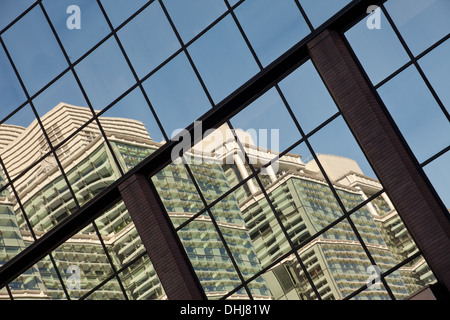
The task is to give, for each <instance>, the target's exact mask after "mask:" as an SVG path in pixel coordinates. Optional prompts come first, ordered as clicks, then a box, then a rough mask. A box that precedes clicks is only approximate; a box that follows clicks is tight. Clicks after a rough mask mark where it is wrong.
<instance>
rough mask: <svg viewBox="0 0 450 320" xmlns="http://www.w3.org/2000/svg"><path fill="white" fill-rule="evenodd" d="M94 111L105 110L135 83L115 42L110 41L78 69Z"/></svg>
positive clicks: (80, 64) (111, 39) (76, 67)
mask: <svg viewBox="0 0 450 320" xmlns="http://www.w3.org/2000/svg"><path fill="white" fill-rule="evenodd" d="M75 71H76V72H77V74H78V76H79V77H80V80H81V83H82V86H83V87H84V89H85V91H86V93H87V95H88V97H89V100H90V102H91V104H92V106H93V107H94V109H101V108H104V107H106V106H107V105H108V104H109V103H111V102H112V101H113V100H114V99H115V98H117V97H118V96H120V95H121V94H122V93H124V92H125V91H126V90H127V89H129V88H130V87H131V86H132V84H133V81H134V78H133V76H132V73H131V71H130V69H129V68H128V65H127V63H126V61H125V58H124V57H123V55H122V52H121V51H120V49H119V46H118V44H117V42H116V41H115V40H114V38H109V39H108V40H107V41H106V42H104V43H103V44H102V45H101V46H100V47H98V48H97V49H95V50H94V52H92V53H91V54H90V55H89V56H88V57H86V58H85V59H84V60H83V61H82V62H80V63H79V64H77V65H76V66H75Z"/></svg>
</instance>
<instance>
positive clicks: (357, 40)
mask: <svg viewBox="0 0 450 320" xmlns="http://www.w3.org/2000/svg"><path fill="white" fill-rule="evenodd" d="M380 25H381V29H369V28H367V22H366V19H363V20H361V21H360V22H358V23H357V24H356V25H355V26H354V27H353V28H351V29H350V30H349V31H347V32H346V33H345V36H346V38H347V40H348V42H349V43H350V45H351V47H352V49H353V51H354V52H355V54H356V55H357V57H358V59H359V60H360V62H361V64H362V66H363V67H364V70H365V71H366V73H367V75H368V76H369V78H370V79H371V80H372V83H373V84H374V85H376V84H378V83H379V82H380V81H382V80H383V79H385V78H386V77H387V76H389V75H390V74H391V73H393V72H394V71H396V70H397V69H398V68H400V67H401V66H403V65H404V64H405V63H407V62H408V61H409V57H408V54H407V53H406V51H405V50H404V49H403V47H402V45H401V43H400V40H399V39H398V38H397V36H396V35H395V33H394V30H393V29H392V27H391V26H390V25H389V23H388V21H387V19H386V17H385V16H384V14H382V13H381V24H380Z"/></svg>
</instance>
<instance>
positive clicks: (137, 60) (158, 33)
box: [117, 1, 180, 78]
mask: <svg viewBox="0 0 450 320" xmlns="http://www.w3.org/2000/svg"><path fill="white" fill-rule="evenodd" d="M117 34H118V36H119V39H120V42H121V43H122V45H123V46H124V48H125V51H126V52H127V55H128V57H129V59H130V61H131V63H132V64H133V66H134V69H135V71H136V73H137V75H138V76H139V78H142V77H143V76H144V75H146V74H147V73H149V72H150V71H152V70H153V69H154V68H155V67H157V66H158V65H159V64H160V63H162V62H163V61H164V60H166V59H167V58H168V57H169V56H170V55H171V54H173V53H174V52H175V51H176V50H177V49H178V48H180V43H179V42H178V40H177V38H176V37H175V34H174V33H173V31H172V28H171V26H170V24H169V21H167V19H166V16H165V15H164V12H163V10H162V8H161V6H160V5H159V3H158V1H155V2H153V3H152V4H151V5H149V6H148V7H147V8H145V9H144V11H142V12H141V13H139V15H137V16H136V17H135V18H134V19H133V20H132V21H130V22H129V23H128V24H127V25H125V26H124V27H123V28H122V29H120V30H119V32H118V33H117Z"/></svg>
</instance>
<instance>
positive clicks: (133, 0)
mask: <svg viewBox="0 0 450 320" xmlns="http://www.w3.org/2000/svg"><path fill="white" fill-rule="evenodd" d="M147 2H150V1H148V0H128V1H123V0H101V3H102V6H103V7H104V8H105V11H106V13H107V15H108V18H109V19H110V20H111V23H112V25H113V26H114V27H118V26H119V25H121V24H122V23H123V22H124V21H125V20H126V19H128V18H129V17H130V16H131V15H133V14H134V13H135V12H136V11H138V10H139V9H140V8H141V7H142V6H143V5H145V4H146V3H147Z"/></svg>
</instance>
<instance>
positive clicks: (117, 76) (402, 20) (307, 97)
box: [0, 0, 450, 206]
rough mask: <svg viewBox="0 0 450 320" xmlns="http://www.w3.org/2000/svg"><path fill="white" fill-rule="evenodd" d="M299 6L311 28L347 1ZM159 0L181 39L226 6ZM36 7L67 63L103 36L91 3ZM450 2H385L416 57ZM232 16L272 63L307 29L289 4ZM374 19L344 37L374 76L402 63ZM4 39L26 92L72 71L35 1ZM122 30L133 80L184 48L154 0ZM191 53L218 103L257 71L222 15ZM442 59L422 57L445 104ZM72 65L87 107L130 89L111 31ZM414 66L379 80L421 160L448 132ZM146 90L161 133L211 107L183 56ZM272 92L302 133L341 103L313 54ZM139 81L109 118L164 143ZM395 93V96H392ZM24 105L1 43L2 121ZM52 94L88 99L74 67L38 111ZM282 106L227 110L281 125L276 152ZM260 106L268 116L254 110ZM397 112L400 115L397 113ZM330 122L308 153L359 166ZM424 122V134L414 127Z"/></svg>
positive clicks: (52, 2) (117, 18)
mask: <svg viewBox="0 0 450 320" xmlns="http://www.w3.org/2000/svg"><path fill="white" fill-rule="evenodd" d="M237 2H238V1H236V0H233V1H229V4H230V5H234V4H236V3H237ZM299 2H300V4H301V5H302V6H303V8H304V10H305V12H306V14H307V15H308V18H309V19H310V21H311V23H312V24H313V26H314V27H317V26H319V25H321V24H322V23H323V22H325V21H326V20H327V19H328V18H330V17H331V16H332V15H333V14H334V13H336V12H337V11H338V10H340V9H341V8H343V7H344V6H345V5H347V4H348V3H349V2H350V0H324V1H321V2H320V5H318V1H313V0H299ZM32 3H33V1H31V0H21V1H13V0H1V1H0V28H3V27H4V26H6V25H7V24H8V23H9V22H10V21H12V20H13V19H14V18H15V17H16V16H17V15H18V14H20V12H21V11H23V10H24V9H25V8H27V7H28V6H29V5H31V4H32ZM101 3H102V5H103V6H104V8H105V11H106V13H107V14H108V16H109V18H110V20H111V22H112V24H113V26H115V27H117V26H118V25H120V24H121V23H123V22H124V21H125V20H126V19H127V18H128V17H130V16H131V15H132V14H133V13H135V12H136V11H137V10H139V8H140V7H141V6H143V5H144V4H145V3H146V1H145V0H133V1H122V0H102V1H101ZM163 3H164V5H165V7H166V8H167V11H168V13H169V14H170V15H171V18H172V20H173V23H174V25H175V27H176V28H177V30H178V31H179V33H180V36H181V38H182V40H183V42H184V43H186V42H188V41H190V40H191V39H192V38H193V37H195V35H197V34H198V33H199V32H201V31H202V30H203V29H204V28H205V27H207V26H208V25H209V24H210V23H212V22H213V21H214V20H215V19H217V18H218V17H219V16H220V15H222V14H223V13H224V12H226V10H227V6H226V3H225V1H220V0H214V1H212V0H192V1H182V2H179V1H176V0H163ZM42 4H43V5H44V7H45V9H46V10H47V12H48V14H49V17H50V19H51V21H52V23H53V24H54V26H55V28H56V32H57V33H58V36H59V37H60V38H61V42H62V44H63V46H64V48H65V50H66V51H67V53H68V55H69V57H70V59H71V61H75V60H76V59H78V58H79V57H81V56H82V55H83V54H84V53H85V52H87V51H88V50H89V49H90V48H92V46H93V45H95V44H96V43H97V42H99V41H100V40H102V39H103V38H104V37H105V36H106V35H108V34H109V33H110V30H109V28H108V26H107V23H106V21H105V20H104V19H103V15H102V13H101V10H100V8H99V6H98V4H97V2H96V1H91V0H73V1H71V0H43V2H42ZM70 4H76V5H79V7H80V8H81V14H82V15H81V18H82V20H81V26H82V28H81V29H80V30H69V29H68V28H67V27H66V19H67V18H68V16H69V14H67V13H66V9H67V6H68V5H70ZM449 5H450V3H449V1H447V0H411V1H410V0H395V1H393V0H389V1H387V2H386V9H387V10H388V12H389V13H390V15H391V16H392V18H393V20H394V21H395V22H396V23H397V24H398V28H399V30H400V32H401V33H402V35H403V36H404V38H405V41H406V42H407V44H408V45H409V46H410V48H411V50H412V51H413V53H414V54H417V53H420V52H422V51H423V50H424V49H426V48H427V47H428V46H429V45H431V44H433V43H435V42H436V41H438V40H439V39H440V38H441V37H442V36H445V35H446V34H448V32H449V31H450V22H449V21H450V20H449V19H448V14H447V15H446V14H445V13H447V12H450V8H449ZM235 13H236V16H237V18H238V19H239V21H240V23H241V24H242V28H243V30H244V32H245V33H246V34H247V36H248V39H249V41H250V43H251V44H252V46H253V48H254V49H255V51H256V53H257V55H258V57H259V59H260V60H261V61H262V63H263V65H268V64H269V63H271V62H272V61H273V60H274V59H276V58H277V57H278V56H279V55H281V54H282V53H283V52H284V51H285V50H287V49H289V48H290V47H291V46H293V45H294V44H295V43H296V42H298V41H300V40H301V39H302V38H303V37H304V36H305V35H307V34H308V32H309V28H308V27H307V25H306V22H305V21H304V19H303V17H302V15H301V14H300V11H299V10H298V8H297V6H296V4H295V2H294V0H283V1H269V0H261V1H259V0H246V1H244V2H243V3H242V4H240V5H239V6H238V7H237V9H236V11H235ZM381 23H382V24H381V25H382V28H381V29H380V30H369V29H368V28H367V26H366V20H365V19H363V20H362V21H361V22H360V23H358V24H357V25H356V26H355V27H354V28H352V29H350V30H349V31H348V32H347V33H346V36H347V38H348V40H349V42H350V44H351V45H352V47H353V49H354V51H355V53H356V54H357V56H358V58H359V59H360V61H361V63H362V65H363V66H364V68H365V70H366V72H367V73H368V75H369V77H370V79H371V80H372V82H373V83H374V84H377V83H379V82H380V81H382V80H383V79H384V78H385V77H386V76H388V75H389V74H391V73H392V72H394V71H395V70H396V69H398V68H399V67H401V66H402V65H404V64H405V63H406V62H407V61H408V60H409V58H408V56H407V54H406V51H405V50H404V49H403V48H402V47H401V44H400V41H399V40H398V39H397V37H396V36H395V34H394V32H393V30H392V28H391V27H390V26H389V24H388V21H387V19H386V18H385V17H384V16H383V17H382V21H381ZM1 36H2V39H3V40H4V42H5V44H6V46H7V48H8V50H9V52H10V54H11V56H12V57H13V60H14V63H15V64H16V66H17V69H18V72H19V73H20V75H21V77H22V79H23V81H24V84H25V86H26V88H27V90H28V91H29V93H30V95H33V94H35V93H36V92H37V91H38V90H40V89H41V88H42V87H43V86H44V85H46V84H47V83H48V82H49V81H51V80H52V79H53V78H54V77H55V76H57V75H58V74H59V73H60V72H62V71H63V70H64V69H66V68H67V67H68V65H67V62H66V61H65V59H64V56H63V54H62V52H61V50H60V48H59V46H58V44H57V42H56V40H55V39H54V37H53V34H52V32H51V29H50V27H49V26H48V25H47V22H46V20H45V17H44V15H43V13H42V12H41V9H40V7H39V6H36V7H35V8H34V9H33V10H31V11H30V12H29V13H28V14H27V15H26V16H25V17H24V18H23V19H22V20H20V21H19V22H18V23H16V24H15V25H13V26H12V27H11V28H10V29H8V30H7V31H5V32H4V33H2V35H1ZM118 37H119V39H120V41H121V42H122V44H123V46H124V48H125V51H126V53H127V55H128V56H129V58H130V61H131V63H132V65H133V67H134V68H135V70H136V72H137V74H138V77H140V78H142V77H144V76H145V75H147V74H148V73H149V72H151V71H152V70H153V69H154V68H156V67H158V66H159V65H160V64H161V63H162V62H164V61H165V60H166V59H168V58H169V57H170V56H171V55H173V54H174V53H175V52H177V50H180V48H181V46H180V43H179V41H178V39H177V38H176V36H175V33H174V32H173V30H172V28H171V26H170V24H169V22H168V21H167V20H166V17H165V14H164V12H163V10H162V8H161V6H160V4H159V2H158V1H155V2H154V3H152V4H150V5H148V7H147V8H146V9H145V10H143V11H142V12H140V14H139V15H137V16H136V18H135V19H134V20H132V21H131V22H130V23H129V24H127V25H125V26H124V27H123V28H122V29H121V30H119V31H118ZM187 51H188V52H189V54H190V55H191V57H192V60H193V62H194V63H195V66H196V68H197V70H198V72H199V74H200V76H201V77H202V80H203V81H204V83H205V86H206V89H207V90H208V92H209V93H210V95H211V97H212V99H213V101H214V103H215V104H217V103H219V102H220V101H222V100H223V99H224V98H226V97H227V96H228V95H229V94H231V93H232V92H233V91H234V90H236V89H238V88H239V87H240V86H241V85H243V84H244V83H245V82H246V81H248V80H249V79H250V78H251V77H253V76H254V75H255V74H257V73H258V72H259V71H260V70H259V68H258V66H257V64H256V61H255V60H254V58H253V56H252V54H251V52H250V50H249V49H248V47H247V46H246V44H245V41H244V39H243V37H242V36H241V34H240V32H239V29H238V27H237V26H236V24H235V22H234V21H233V19H232V17H231V16H230V15H227V16H226V17H225V18H224V19H222V20H221V21H219V22H218V23H217V24H216V25H215V26H213V27H212V28H211V29H210V30H208V31H207V32H206V33H205V34H204V35H203V36H202V37H200V38H199V39H197V40H196V41H195V42H193V43H192V44H191V45H190V46H189V47H188V48H187ZM449 55H450V40H449V41H447V42H446V43H444V44H442V45H441V46H439V47H438V48H436V49H434V50H433V51H431V53H430V54H429V55H427V56H425V57H423V58H421V59H420V60H419V64H420V65H421V67H422V68H423V70H424V72H425V74H426V75H427V77H429V80H430V83H431V84H432V85H433V87H434V89H435V90H436V92H437V93H438V94H439V96H440V98H441V100H442V101H443V103H444V104H445V105H446V107H447V109H448V108H449V107H448V106H449V105H450V93H449V92H450V91H449V90H448V83H449V81H450V79H449V74H450V69H449V68H450V64H449V63H448V59H447V57H448V56H449ZM75 71H76V72H77V74H78V75H79V77H80V80H81V83H82V85H83V87H84V89H85V90H86V93H87V95H88V98H89V100H90V102H91V103H92V106H93V107H94V109H97V110H101V109H102V108H104V107H106V106H107V105H109V104H110V103H111V102H112V101H114V100H115V99H116V98H117V97H119V96H120V95H121V94H123V93H124V92H125V91H126V90H128V89H129V88H130V87H131V86H133V85H135V79H134V77H133V75H132V73H131V71H130V70H129V68H128V65H127V63H126V60H125V58H124V57H123V55H122V52H121V51H120V49H119V46H118V44H117V43H116V41H115V39H114V37H110V38H109V39H108V40H106V42H104V43H103V44H102V45H101V46H100V47H99V48H97V49H96V50H95V51H93V52H92V54H90V55H89V56H88V57H87V58H86V59H85V60H83V61H81V62H80V63H79V64H77V65H76V66H75ZM413 73H414V72H412V71H410V70H407V71H405V72H404V73H402V74H401V75H399V76H398V78H397V79H394V80H393V81H392V82H391V83H387V84H386V85H385V86H383V87H381V88H380V94H381V95H382V97H383V99H385V101H386V104H387V105H388V107H389V108H390V110H391V112H392V114H393V116H394V118H396V121H397V122H398V125H399V127H400V128H401V130H402V131H403V133H404V135H405V137H406V138H407V140H408V142H410V144H411V147H412V148H413V149H414V150H415V152H416V155H417V157H418V158H419V159H420V160H424V159H426V158H427V157H429V156H431V155H433V153H434V152H437V151H440V148H441V149H442V148H443V147H445V146H446V145H448V143H449V142H448V139H446V138H445V137H446V134H447V135H448V121H447V122H446V120H447V119H445V118H443V113H442V111H441V110H440V109H439V108H438V107H437V106H436V103H435V102H434V101H433V99H432V97H430V93H429V92H428V89H426V88H424V84H423V82H422V81H421V80H420V79H419V80H418V78H417V75H413ZM143 87H144V89H145V92H146V93H147V94H148V96H149V99H150V101H151V103H152V105H153V107H154V109H155V111H156V113H157V115H158V117H159V119H160V120H161V123H162V125H163V126H164V129H165V131H166V133H167V134H168V135H169V136H170V135H171V134H172V132H173V131H174V130H176V129H180V128H183V127H185V126H187V125H189V124H190V123H192V122H193V121H194V120H195V119H197V118H198V117H200V116H201V115H202V114H203V113H204V112H206V111H207V110H209V108H210V107H211V105H210V102H209V101H208V99H207V97H206V94H205V93H204V92H203V89H202V87H201V85H200V82H199V80H197V78H196V76H195V73H194V70H193V69H192V67H191V65H190V63H189V61H188V59H187V57H186V55H185V53H183V52H181V53H179V54H178V55H177V56H176V57H175V59H174V60H172V61H170V62H168V63H167V64H166V65H164V66H163V67H161V69H160V70H158V71H157V72H155V74H153V75H152V76H151V77H150V78H149V79H147V80H146V81H145V82H144V83H143ZM280 88H281V90H282V92H283V94H284V95H285V97H286V99H287V101H288V103H289V105H290V106H291V108H292V111H293V113H294V114H295V116H296V117H297V119H298V121H299V123H300V125H301V126H302V128H303V129H304V131H305V132H309V131H311V130H312V129H314V128H315V127H316V126H317V125H319V124H320V123H321V122H322V121H325V120H326V119H328V118H329V117H330V116H332V115H333V114H334V113H335V112H336V111H337V108H336V106H335V105H334V102H333V101H332V99H331V97H330V96H329V94H328V92H327V90H326V88H325V86H324V85H323V83H322V81H321V80H320V77H319V76H318V74H317V72H316V71H315V69H314V67H313V66H312V64H311V63H310V62H307V63H306V64H305V65H303V66H302V67H300V68H298V69H297V70H296V71H294V72H293V73H292V74H291V75H289V76H288V77H286V78H285V79H284V80H283V81H282V82H280ZM138 89H139V88H137V89H136V90H133V92H132V93H130V94H129V95H127V96H126V97H125V98H124V99H123V100H121V101H119V102H118V103H117V105H116V106H113V107H112V108H111V109H110V110H109V111H108V112H107V113H105V115H109V116H115V115H117V116H122V117H125V116H126V117H128V118H134V119H140V120H142V121H143V122H144V123H145V124H146V126H147V129H148V130H149V131H150V134H151V136H152V137H153V138H154V139H155V140H156V141H161V140H163V137H162V134H161V132H159V129H158V128H157V125H156V121H155V119H154V118H153V115H152V114H151V112H150V110H149V108H148V106H146V103H145V99H144V97H143V96H142V93H141V92H140V91H139V90H138ZM399 92H402V94H401V95H398V94H396V93H399ZM24 102H25V95H24V93H23V92H22V90H21V88H20V85H19V82H18V81H17V78H16V77H15V75H14V72H13V70H12V68H11V66H10V65H9V62H8V61H7V58H6V56H5V53H4V52H3V50H2V49H1V48H0V117H1V118H2V119H3V118H4V117H5V116H7V115H8V114H9V113H10V112H12V111H14V110H15V109H16V108H17V107H18V106H20V105H21V104H23V103H24ZM59 102H67V103H69V104H74V105H81V106H87V102H86V101H85V99H84V97H83V95H82V93H81V90H79V88H78V87H77V86H76V82H75V79H74V78H73V75H72V73H71V72H68V73H66V74H65V75H64V76H63V77H61V79H59V80H58V81H56V82H55V83H54V84H53V85H51V86H50V87H49V88H48V89H47V90H45V91H44V92H42V93H41V94H40V95H39V96H37V97H36V98H35V99H34V100H33V103H34V104H35V106H36V109H37V111H38V113H39V114H40V115H43V114H45V113H46V112H48V110H50V109H51V108H52V107H54V106H55V105H56V104H58V103H59ZM127 106H128V107H127ZM281 106H282V104H281V102H280V97H279V96H278V94H277V93H276V92H274V90H272V91H269V92H268V93H267V94H266V95H264V96H262V97H261V98H260V99H258V101H256V102H255V104H252V105H251V106H250V107H249V108H248V110H244V112H242V114H240V115H239V116H238V117H235V118H234V119H233V122H235V123H233V125H234V126H235V127H242V128H243V129H245V128H251V127H253V128H254V129H264V128H265V129H270V128H275V127H278V128H280V129H282V132H281V134H282V137H283V138H282V140H281V149H283V148H285V147H287V146H289V145H290V144H291V143H292V142H294V141H295V140H296V139H298V138H299V134H298V131H297V128H296V127H295V125H294V124H293V123H292V120H291V119H289V117H288V116H286V113H287V111H286V110H285V109H283V108H281ZM144 110H145V111H144ZM250 110H256V111H250ZM263 110H264V111H266V114H262V113H261V111H263ZM276 110H278V111H276ZM280 110H283V111H280ZM404 110H406V112H403V111H404ZM29 111H30V109H29V106H26V109H24V110H23V111H21V112H19V113H17V114H16V115H15V116H14V117H12V118H11V119H10V120H8V121H7V123H15V124H18V125H24V126H25V125H28V124H29V123H30V121H31V120H32V119H34V115H33V114H32V113H29ZM333 123H334V122H333ZM411 124H417V125H411ZM329 128H333V124H330V125H329ZM419 129H420V130H419ZM333 130H334V129H333ZM333 130H331V129H330V131H329V132H331V134H332V139H328V138H320V137H321V136H323V137H325V135H317V136H315V141H317V142H315V143H314V144H315V145H314V148H315V151H316V152H318V153H336V154H338V155H342V156H347V157H351V158H355V159H356V158H357V159H361V160H360V161H363V162H364V161H365V160H364V159H363V158H361V157H360V154H359V152H360V150H359V148H357V147H355V149H354V148H353V147H352V148H346V147H345V146H343V145H341V146H339V147H340V148H338V145H337V144H338V143H337V142H336V141H339V140H341V141H344V140H345V139H348V138H349V136H348V132H341V131H340V130H338V128H336V131H333ZM421 130H422V131H423V132H425V134H419V132H420V131H421ZM325 131H326V130H324V132H325ZM426 137H427V140H425V138H426ZM430 139H431V140H430ZM355 150H356V151H355ZM353 151H355V152H353ZM439 163H442V161H441V162H439ZM430 165H431V164H430ZM361 166H362V167H364V168H363V170H364V171H365V172H366V173H367V174H370V173H371V169H370V167H366V164H361ZM430 168H431V166H430ZM429 170H431V169H429ZM441 190H442V188H441ZM449 206H450V204H449Z"/></svg>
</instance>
